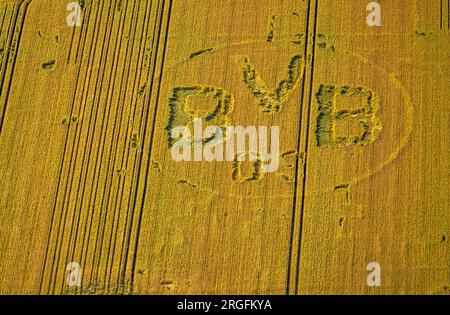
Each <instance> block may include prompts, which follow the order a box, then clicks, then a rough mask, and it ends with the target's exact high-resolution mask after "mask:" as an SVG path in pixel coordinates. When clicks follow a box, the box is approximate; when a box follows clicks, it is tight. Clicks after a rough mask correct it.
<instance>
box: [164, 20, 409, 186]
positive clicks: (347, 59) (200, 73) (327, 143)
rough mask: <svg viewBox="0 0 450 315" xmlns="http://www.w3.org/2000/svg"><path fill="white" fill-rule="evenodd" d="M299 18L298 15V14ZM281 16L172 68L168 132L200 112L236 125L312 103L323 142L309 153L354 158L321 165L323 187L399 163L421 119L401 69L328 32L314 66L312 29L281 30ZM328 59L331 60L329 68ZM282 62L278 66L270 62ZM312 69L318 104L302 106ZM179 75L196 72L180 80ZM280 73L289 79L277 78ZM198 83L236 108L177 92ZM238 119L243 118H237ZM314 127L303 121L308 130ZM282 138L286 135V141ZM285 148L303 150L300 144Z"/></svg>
mask: <svg viewBox="0 0 450 315" xmlns="http://www.w3.org/2000/svg"><path fill="white" fill-rule="evenodd" d="M298 16H299V14H298V13H293V14H292V16H291V17H290V18H296V17H298ZM279 18H280V15H271V16H269V19H268V32H267V33H266V34H264V36H261V37H260V38H259V39H256V40H255V39H253V40H242V41H240V42H234V43H231V44H226V45H222V46H212V47H207V48H203V49H201V50H198V51H194V52H192V53H190V54H188V55H187V56H186V57H185V58H183V59H182V60H181V61H180V62H177V63H175V64H174V65H173V66H172V67H170V70H169V71H173V74H174V75H173V77H175V78H176V79H175V80H174V81H173V82H171V86H170V87H168V88H169V99H170V100H169V106H168V111H169V117H168V118H167V124H166V130H169V129H171V128H174V127H177V126H178V125H180V124H181V125H182V126H189V125H191V124H192V122H193V121H194V120H195V119H199V118H200V119H203V120H204V121H205V122H206V123H208V120H210V118H211V117H212V118H214V124H215V125H217V126H219V127H223V128H225V127H226V126H228V125H230V124H233V125H258V124H262V125H270V124H271V123H272V124H274V123H275V124H278V122H280V121H281V120H280V118H283V115H285V114H286V113H288V114H289V115H293V114H295V115H296V117H298V111H301V110H305V109H304V108H300V107H299V103H300V104H301V105H302V106H310V110H309V111H307V112H308V113H309V115H310V116H309V117H310V120H309V121H310V126H308V127H309V129H310V130H312V132H311V134H310V137H311V139H314V140H313V141H312V143H313V144H315V145H313V146H312V148H311V149H310V150H309V152H308V155H309V158H311V159H314V160H318V161H322V160H323V161H326V160H329V157H330V155H332V156H333V157H334V160H336V161H339V160H341V161H348V162H346V164H345V167H344V170H343V171H342V170H341V169H336V168H335V167H324V168H323V169H320V172H321V174H319V175H320V176H319V177H320V178H322V179H323V183H319V186H322V187H320V189H329V188H330V187H335V186H336V185H339V184H342V183H349V184H352V183H355V182H357V181H359V180H361V179H364V178H367V177H369V176H371V175H373V174H374V173H376V172H378V171H380V170H381V169H383V168H384V167H385V166H386V165H388V164H389V163H390V162H392V161H394V160H395V159H396V158H397V156H398V154H399V152H400V151H401V149H402V148H403V146H404V145H406V143H407V141H408V139H409V136H410V133H411V123H412V118H413V113H412V106H411V101H410V99H409V96H408V94H407V93H406V92H405V89H404V88H403V86H402V85H401V84H400V82H399V81H398V80H397V78H396V77H395V75H393V74H391V73H388V72H387V71H385V70H384V69H383V68H382V67H380V66H378V65H376V64H375V63H372V62H371V61H370V60H368V59H366V58H365V57H364V56H362V55H359V54H357V53H354V52H352V51H348V50H345V49H341V48H340V47H339V46H338V44H333V45H329V44H328V43H327V42H326V40H327V39H328V37H327V35H324V34H316V37H317V38H318V40H317V42H316V43H315V45H316V47H313V53H314V54H315V59H314V60H313V61H314V64H310V63H309V62H310V61H311V60H310V58H309V57H310V56H305V51H306V49H304V47H305V45H306V44H307V42H310V41H309V40H306V39H307V37H308V36H307V34H303V33H295V34H288V33H286V32H284V33H283V32H280V30H278V32H277V31H276V30H277V28H276V25H277V21H278V19H279ZM308 44H309V45H310V44H311V43H308ZM265 45H267V46H265ZM260 46H264V50H262V49H261V47H260ZM328 46H329V47H330V49H328ZM256 48H258V49H256ZM321 48H326V49H321ZM321 60H326V61H327V64H329V65H331V66H330V67H329V68H330V69H331V70H328V71H329V72H328V73H327V72H325V71H324V69H323V67H322V66H321V65H322V64H321ZM274 63H275V64H276V68H277V71H273V68H274V67H273V66H270V65H273V64H274ZM280 65H283V66H281V67H280ZM312 68H314V69H315V71H314V73H315V75H314V77H313V78H310V77H308V80H313V82H312V83H313V84H312V85H311V86H312V89H313V90H312V91H311V93H312V95H313V97H312V98H311V103H310V104H307V103H305V104H302V103H303V102H300V100H299V98H300V90H301V85H302V82H303V81H302V80H305V73H306V71H310V70H311V69H312ZM268 69H269V70H272V71H268ZM344 69H352V71H351V72H346V71H348V70H344ZM177 73H184V74H191V75H190V76H186V75H184V76H183V77H182V79H181V80H180V79H178V78H179V77H180V76H176V74H177ZM273 73H275V77H277V78H281V80H280V79H278V81H277V80H276V79H274V75H273ZM317 73H318V74H317ZM307 83H308V84H309V82H307ZM192 87H195V88H196V89H197V90H201V89H202V88H207V87H208V88H213V89H215V90H220V91H222V93H223V95H227V96H229V98H230V100H231V101H230V104H232V106H228V107H227V106H225V107H224V103H221V102H220V101H218V100H217V99H215V100H214V99H213V98H214V97H213V98H210V99H207V97H206V98H205V95H200V94H199V95H197V94H193V95H189V96H187V97H183V98H179V97H177V96H178V95H180V94H179V93H178V91H180V90H183V89H192ZM203 94H204V93H203ZM201 97H202V98H201ZM196 103H202V104H209V103H212V104H215V106H212V108H211V110H196V109H195V108H194V106H192V104H196ZM174 104H175V105H174ZM174 109H176V110H174ZM224 109H225V110H224ZM237 117H238V118H239V120H241V121H236V120H237V119H238V118H237ZM284 119H286V118H284ZM175 122H176V124H175ZM303 123H305V122H303ZM306 127H307V126H305V125H303V126H301V128H302V130H303V129H305V128H306ZM290 128H292V126H290V127H288V126H283V125H282V124H280V129H281V131H280V133H281V134H283V133H284V135H283V136H284V137H285V138H284V139H286V137H297V136H298V135H297V132H292V130H291V129H290ZM167 136H168V143H169V147H170V141H172V140H173V139H170V136H169V133H167ZM282 142H283V138H282V139H281V144H280V146H283V143H282ZM290 142H292V141H290ZM285 149H287V151H289V152H291V151H294V152H295V151H296V148H294V147H292V148H285ZM287 151H286V152H287ZM354 161H357V162H355V163H353V162H354ZM290 175H293V174H290ZM294 180H295V178H294ZM330 185H331V186H330Z"/></svg>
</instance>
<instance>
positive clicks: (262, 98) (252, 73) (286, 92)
mask: <svg viewBox="0 0 450 315" xmlns="http://www.w3.org/2000/svg"><path fill="white" fill-rule="evenodd" d="M304 67H305V62H304V58H303V57H302V56H301V55H294V56H293V57H292V58H291V61H290V62H289V67H288V73H287V78H285V79H283V80H282V81H281V82H280V83H279V84H278V87H277V88H276V89H275V91H270V90H269V88H268V87H267V86H266V83H265V82H264V80H263V79H262V77H261V75H260V74H259V72H258V71H257V70H256V68H255V67H254V66H253V65H252V64H250V62H249V59H248V58H247V57H246V58H245V59H244V65H243V66H242V75H243V80H244V82H245V84H246V85H247V87H248V88H249V90H250V92H251V93H252V94H253V95H254V96H255V97H256V98H257V100H258V104H259V105H260V106H261V107H262V108H261V111H262V112H266V113H278V112H279V111H280V110H281V106H282V105H283V104H284V103H286V102H287V101H288V99H289V96H290V95H291V93H292V91H293V90H295V88H296V87H297V86H298V83H299V81H300V79H301V76H302V75H303V70H304Z"/></svg>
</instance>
